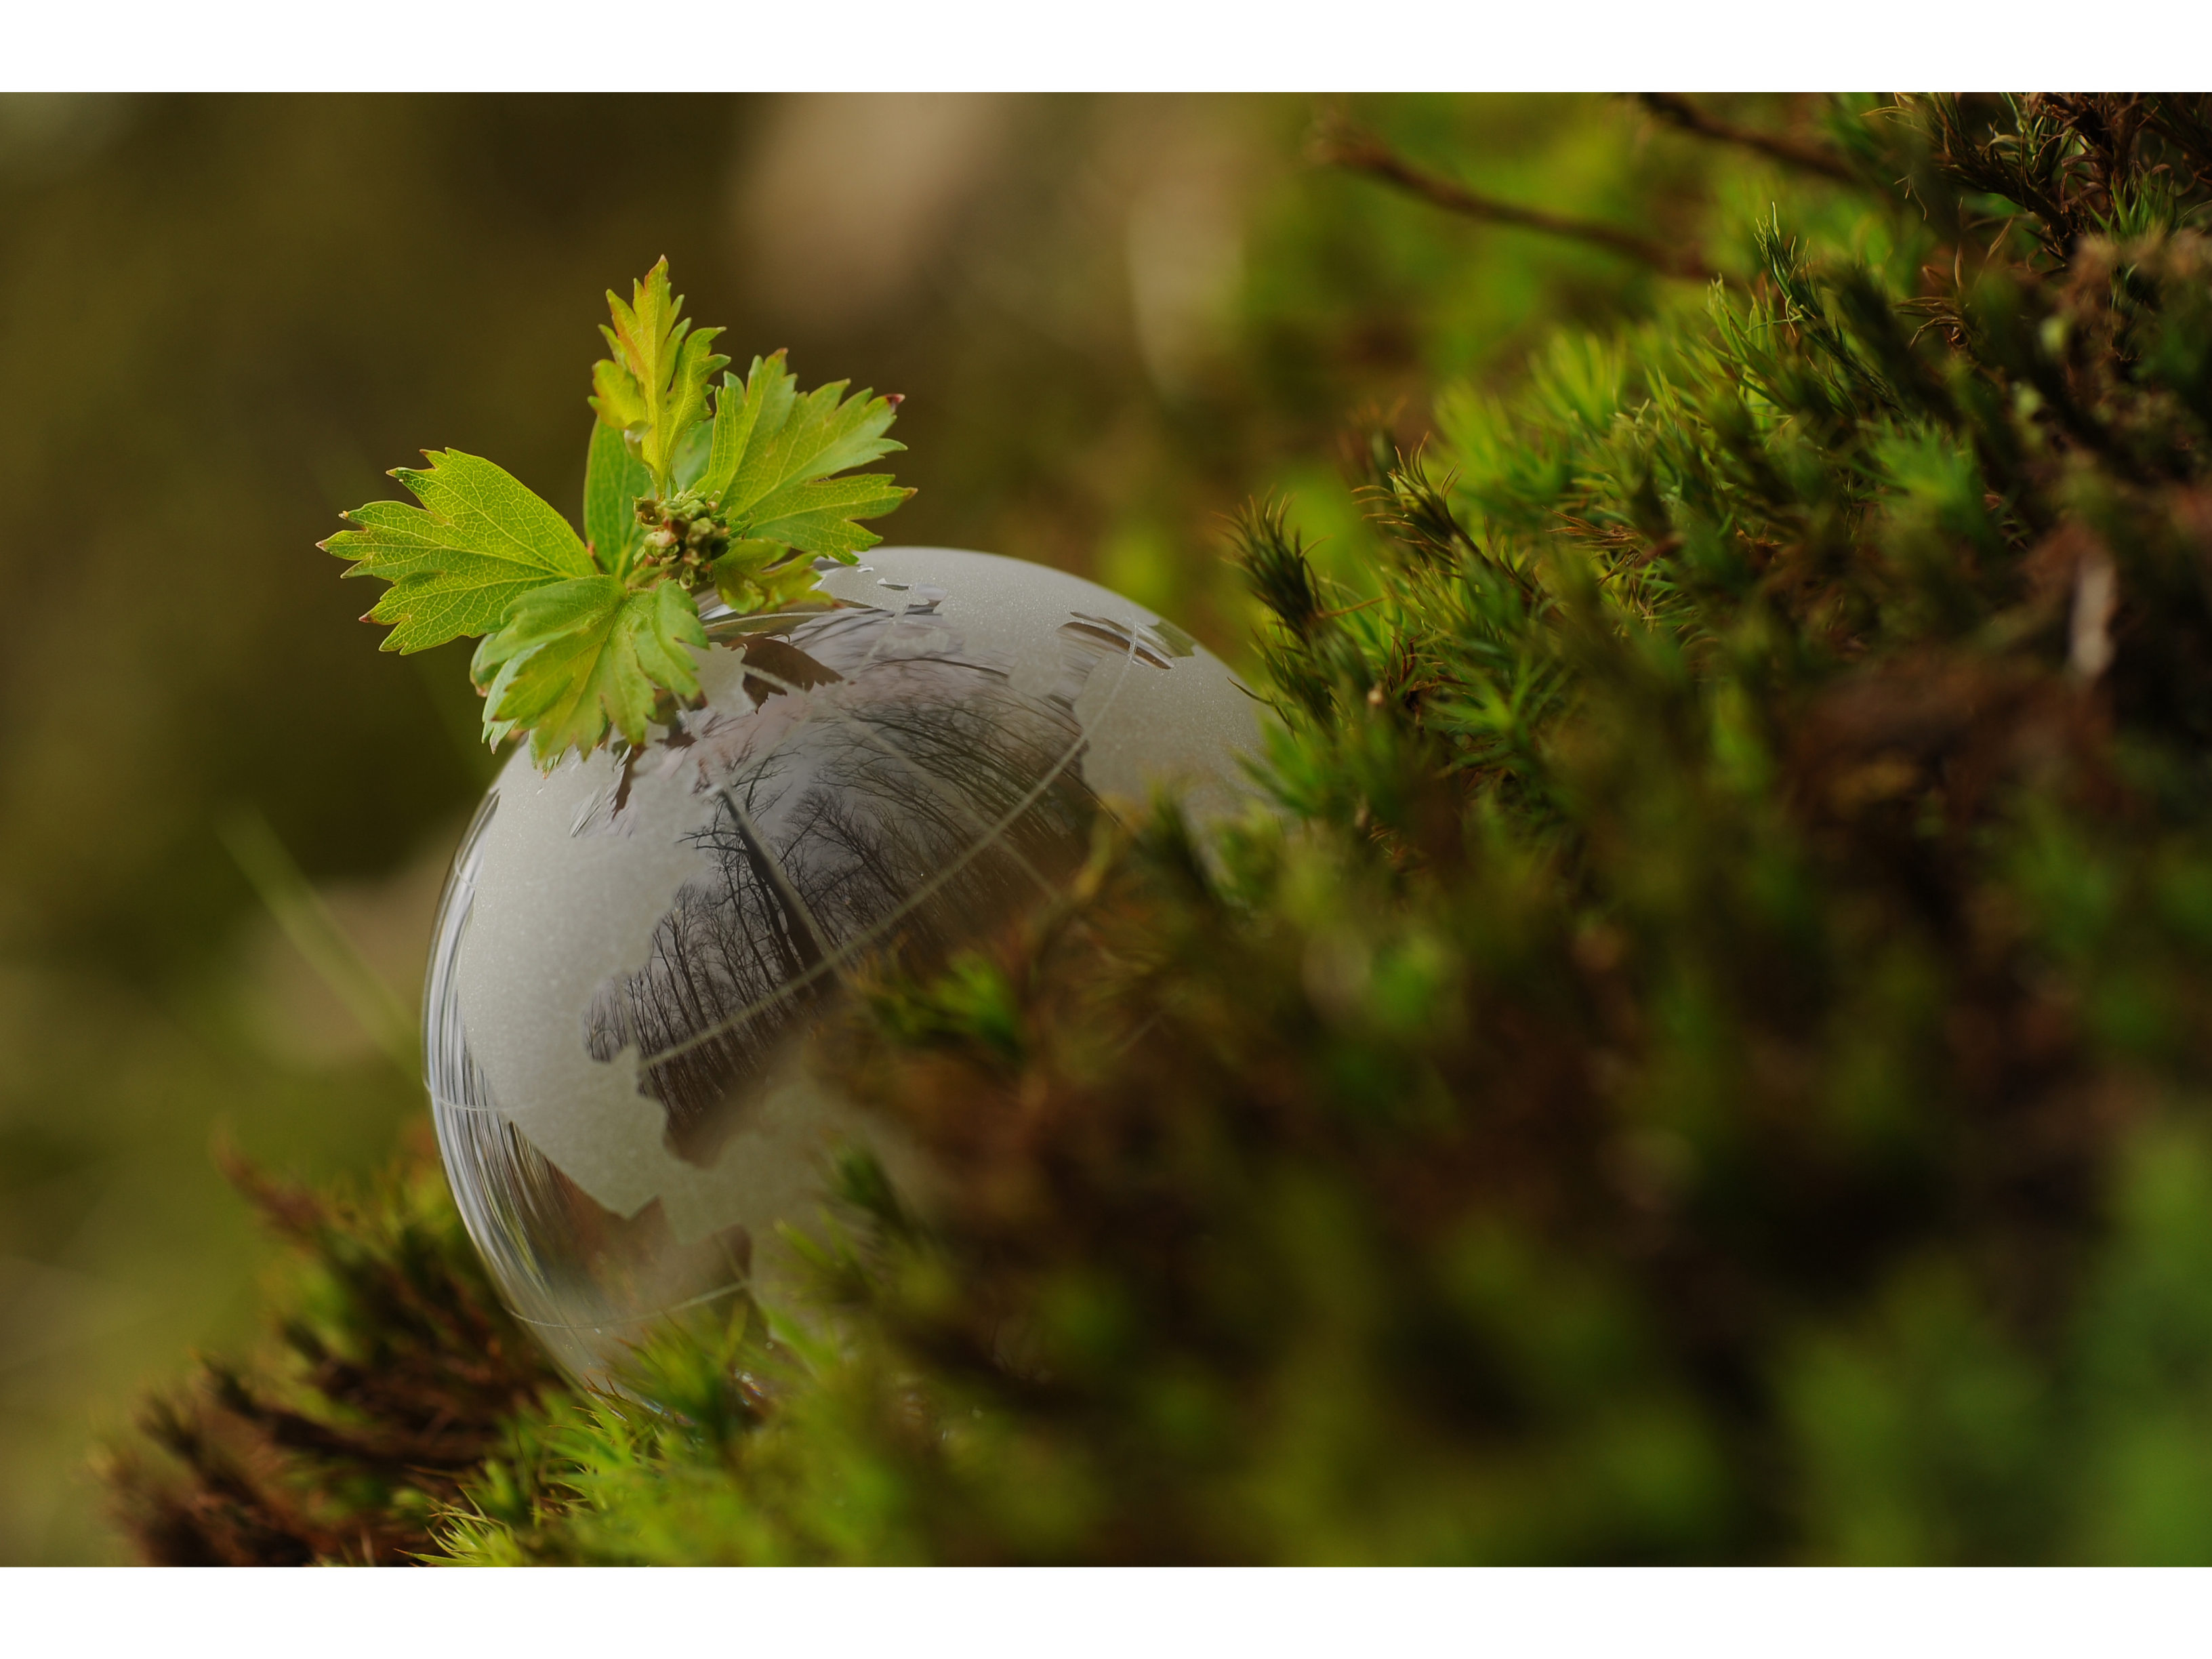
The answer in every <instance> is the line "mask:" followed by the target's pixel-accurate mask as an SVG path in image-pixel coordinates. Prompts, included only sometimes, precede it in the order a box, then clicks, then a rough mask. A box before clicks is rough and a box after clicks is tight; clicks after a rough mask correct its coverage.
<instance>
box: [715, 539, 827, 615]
mask: <svg viewBox="0 0 2212 1659" xmlns="http://www.w3.org/2000/svg"><path fill="white" fill-rule="evenodd" d="M714 590H715V592H718V593H720V595H721V596H722V602H723V603H724V604H725V605H728V606H729V607H730V609H731V610H732V611H738V612H739V613H740V614H757V613H758V612H760V611H781V610H784V609H786V608H787V607H788V606H791V605H799V604H802V603H804V602H805V600H806V599H807V598H808V596H809V595H810V594H813V592H814V562H813V560H811V559H810V558H808V557H806V556H805V555H803V554H799V553H794V552H793V550H792V548H791V546H790V544H788V543H785V542H771V541H757V540H756V541H742V542H732V543H731V544H730V546H729V550H728V551H726V552H725V553H724V554H723V555H722V556H721V557H720V558H719V559H717V560H715V561H714ZM814 597H815V599H817V602H818V601H819V598H820V596H819V595H818V594H816V595H814Z"/></svg>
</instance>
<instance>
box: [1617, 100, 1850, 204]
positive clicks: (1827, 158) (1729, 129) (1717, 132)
mask: <svg viewBox="0 0 2212 1659" xmlns="http://www.w3.org/2000/svg"><path fill="white" fill-rule="evenodd" d="M1636 100H1637V102H1638V103H1640V104H1642V105H1643V106H1644V108H1646V109H1648V110H1650V112H1651V113H1652V114H1654V115H1656V116H1657V117H1658V118H1660V119H1661V120H1662V121H1666V122H1669V123H1671V124H1672V125H1675V126H1678V127H1680V128H1681V129H1682V130H1683V131H1686V132H1694V133H1696V134H1697V135H1698V137H1700V138H1711V139H1713V140H1715V141H1716V142H1717V143H1723V144H1738V145H1741V146H1742V147H1743V148H1744V149H1755V150H1757V151H1758V152H1759V154H1760V155H1771V156H1772V157H1773V158H1774V159H1775V160H1776V161H1786V162H1787V163H1789V164H1790V166H1791V167H1803V168H1804V169H1805V170H1806V171H1807V172H1808V173H1819V174H1820V175H1821V177H1823V178H1826V179H1838V180H1839V181H1841V182H1842V183H1844V184H1846V185H1859V184H1864V183H1865V182H1866V181H1865V180H1864V179H1861V178H1860V177H1859V176H1858V174H1857V173H1853V172H1852V171H1851V166H1850V162H1848V161H1845V160H1844V158H1843V157H1842V156H1841V155H1838V154H1837V153H1836V152H1835V151H1834V150H1832V149H1829V148H1828V147H1827V146H1826V144H1814V143H1807V142H1806V141H1805V140H1803V139H1802V138H1792V137H1788V136H1787V135H1786V134H1784V133H1779V132H1761V131H1759V129H1757V128H1756V127H1740V126H1738V125H1736V124H1735V122H1733V121H1723V119H1721V118H1720V117H1719V116H1717V115H1715V114H1713V113H1712V112H1711V111H1709V110H1703V109H1700V108H1699V107H1698V106H1697V105H1695V104H1693V103H1692V102H1691V101H1690V100H1688V99H1686V98H1685V97H1683V96H1682V95H1681V94H1680V93H1674V92H1639V93H1638V94H1636Z"/></svg>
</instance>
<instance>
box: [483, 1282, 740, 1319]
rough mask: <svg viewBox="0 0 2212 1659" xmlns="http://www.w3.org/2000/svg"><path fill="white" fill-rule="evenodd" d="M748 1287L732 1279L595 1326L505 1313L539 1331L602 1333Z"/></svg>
mask: <svg viewBox="0 0 2212 1659" xmlns="http://www.w3.org/2000/svg"><path fill="white" fill-rule="evenodd" d="M750 1285H751V1281H750V1279H732V1280H731V1281H730V1282H729V1283H728V1284H726V1285H723V1286H722V1287H721V1288H720V1289H719V1290H713V1291H700V1292H699V1294H698V1295H696V1296H690V1297H684V1300H683V1301H681V1302H671V1303H670V1304H668V1306H666V1307H665V1308H656V1309H654V1310H653V1311H652V1312H651V1313H640V1314H623V1316H621V1317H619V1318H617V1319H603V1320H600V1321H599V1322H597V1323H596V1324H583V1325H569V1324H564V1323H562V1322H561V1321H559V1320H557V1319H532V1317H531V1316H529V1315H528V1314H526V1313H517V1312H515V1310H513V1308H507V1312H508V1313H509V1314H510V1315H512V1316H513V1317H514V1318H516V1319H519V1320H520V1321H521V1322H523V1323H524V1324H526V1325H535V1326H536V1327H537V1328H538V1329H539V1330H541V1331H603V1330H605V1329H606V1328H607V1327H608V1326H610V1325H641V1324H643V1323H644V1322H646V1321H647V1320H648V1319H665V1318H666V1317H667V1316H669V1315H670V1314H679V1313H682V1312H683V1311H684V1310H685V1309H686V1308H697V1307H703V1306H704V1305H705V1304H708V1303H709V1302H719V1301H720V1300H721V1299H722V1298H723V1297H726V1296H736V1295H738V1294H740V1293H742V1292H743V1291H746V1290H747V1289H749V1288H750ZM500 1305H501V1307H503V1308H506V1307H507V1304H505V1303H504V1302H502V1303H501V1304H500Z"/></svg>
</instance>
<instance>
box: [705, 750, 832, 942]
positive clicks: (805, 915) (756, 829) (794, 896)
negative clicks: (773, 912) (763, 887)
mask: <svg viewBox="0 0 2212 1659" xmlns="http://www.w3.org/2000/svg"><path fill="white" fill-rule="evenodd" d="M716 793H719V794H720V796H721V798H722V799H723V800H724V801H726V803H728V805H729V808H730V811H732V812H734V813H736V814H737V817H738V829H740V830H741V831H743V832H744V836H746V838H747V839H748V840H750V842H752V844H753V845H754V846H755V847H757V848H759V849H760V855H761V863H762V864H763V866H766V867H767V870H768V874H769V880H771V881H773V882H774V883H775V890H776V891H777V892H779V893H781V894H782V895H783V897H784V902H786V903H787V904H788V905H790V906H791V908H792V909H793V910H794V911H795V912H797V913H798V915H799V921H801V922H802V923H803V924H805V928H806V931H807V932H808V933H811V934H812V935H813V937H814V948H815V949H816V950H817V951H820V952H821V953H822V956H823V959H824V960H825V961H826V960H827V959H828V958H829V951H830V949H831V943H830V939H829V935H828V934H827V933H823V931H822V928H821V926H820V924H819V923H817V921H815V920H814V912H813V911H811V910H810V909H808V908H807V907H806V901H805V899H803V898H801V897H800V896H799V890H798V889H797V888H796V887H794V886H793V885H792V884H791V877H790V875H789V873H788V872H786V871H785V869H784V867H783V860H781V859H780V858H778V857H777V856H776V852H775V843H774V842H770V841H769V838H768V837H767V836H764V835H763V834H762V833H761V829H760V825H759V824H757V823H754V822H753V815H752V814H751V813H750V812H748V811H745V809H744V807H743V806H740V805H738V794H737V791H735V790H734V789H732V788H731V787H730V786H729V785H728V784H727V783H724V784H722V785H720V787H719V788H718V790H717V792H716Z"/></svg>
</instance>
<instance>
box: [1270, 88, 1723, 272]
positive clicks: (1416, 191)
mask: <svg viewBox="0 0 2212 1659" xmlns="http://www.w3.org/2000/svg"><path fill="white" fill-rule="evenodd" d="M1312 154H1313V156H1314V159H1315V160H1316V161H1318V162H1321V163H1322V164H1323V165H1324V166H1330V167H1345V168H1347V169H1348V170H1350V171H1352V172H1353V173H1367V174H1368V175H1370V177H1372V178H1376V179H1382V180H1383V181H1384V182H1385V183H1387V184H1392V185H1396V186H1397V187H1398V188H1399V189H1401V190H1402V191H1406V192H1407V194H1408V195H1413V196H1418V197H1420V198H1421V199H1422V200H1423V201H1425V202H1429V203H1431V204H1434V205H1435V206H1437V207H1440V208H1443V209H1444V210H1446V211H1447V212H1450V213H1457V214H1462V215H1464V216H1466V217H1468V218H1470V219H1482V220H1486V221H1488V222H1491V223H1492V224H1500V225H1517V226H1519V227H1521V228H1522V229H1524V230H1538V231H1541V232H1543V233H1544V234H1546V235H1547V236H1564V237H1565V238H1567V239H1568V240H1571V241H1577V242H1588V243H1589V244H1591V245H1593V246H1597V247H1602V248H1607V249H1609V250H1610V251H1611V252H1615V253H1620V254H1626V256H1627V257H1628V258H1632V259H1637V260H1640V261H1642V262H1643V263H1644V264H1647V265H1650V267H1651V268H1652V269H1653V270H1657V271H1660V272H1661V273H1662V274H1663V275H1666V276H1679V277H1680V278H1682V279H1683V280H1684V281H1686V282H1692V283H1710V282H1711V281H1712V280H1713V279H1714V277H1716V276H1718V275H1719V274H1720V273H1719V272H1717V271H1716V270H1714V269H1713V268H1712V267H1711V265H1708V264H1705V261H1704V260H1702V259H1700V258H1698V256H1697V255H1696V254H1694V253H1692V252H1687V251H1686V250H1684V249H1680V248H1671V247H1667V246H1662V245H1661V244H1660V243H1657V242H1654V241H1651V240H1648V239H1647V238H1644V237H1642V236H1638V235H1637V234H1635V233H1634V232H1632V231H1626V230H1621V229H1618V228H1615V227H1613V226H1612V225H1601V224H1594V223H1592V222H1589V221H1588V220H1585V219H1569V218H1565V217H1564V216H1561V215H1559V214H1556V213H1547V212H1545V211H1543V210H1541V208H1527V207H1519V206H1516V204H1513V203H1510V202H1500V201H1498V200H1496V199H1495V198H1493V197H1488V196H1484V195H1480V194H1479V193H1478V192H1476V191H1472V190H1469V189H1468V187H1467V186H1466V185H1462V184H1460V183H1458V182H1457V181H1456V180H1454V179H1443V178H1439V177H1438V176H1437V174H1435V173H1426V172H1424V171H1423V170H1422V169H1420V168H1419V167H1415V166H1414V165H1413V163H1412V162H1410V161H1407V160H1406V158H1405V157H1403V156H1402V155H1399V154H1398V153H1397V152H1396V151H1395V150H1394V149H1391V148H1390V147H1389V145H1387V144H1385V143H1383V141H1382V140H1381V139H1380V138H1377V137H1375V136H1374V135H1373V134H1372V133H1369V132H1363V131H1359V130H1358V128H1356V127H1351V126H1346V125H1341V124H1339V123H1335V122H1324V123H1323V125H1321V126H1320V127H1319V128H1317V129H1316V131H1315V134H1314V140H1313V148H1312Z"/></svg>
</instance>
